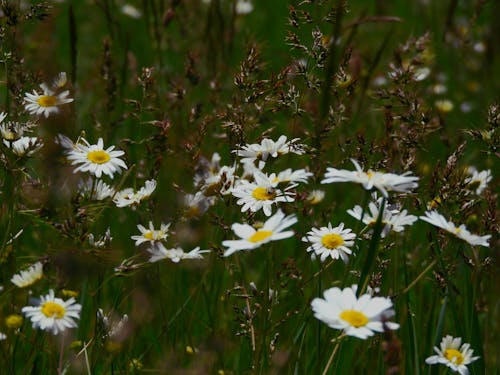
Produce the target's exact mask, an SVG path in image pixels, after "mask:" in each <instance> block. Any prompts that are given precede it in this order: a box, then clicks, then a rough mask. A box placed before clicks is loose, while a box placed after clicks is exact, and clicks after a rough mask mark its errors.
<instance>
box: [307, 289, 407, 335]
mask: <svg viewBox="0 0 500 375" xmlns="http://www.w3.org/2000/svg"><path fill="white" fill-rule="evenodd" d="M356 290H357V285H353V286H352V287H350V288H345V289H343V290H341V289H340V288H330V289H327V290H325V292H324V293H323V296H324V299H323V298H315V299H313V301H312V302H311V307H312V309H313V312H314V316H315V317H316V318H317V319H319V320H321V321H322V322H324V323H326V324H327V325H328V326H329V327H331V328H334V329H342V330H344V332H345V334H346V335H348V336H355V337H358V338H360V339H363V340H364V339H366V338H368V337H369V336H373V334H374V333H375V332H383V331H384V330H387V329H391V330H394V329H398V328H399V324H397V323H393V322H389V321H387V319H389V318H391V317H392V316H393V315H394V310H392V309H391V307H392V302H391V300H390V299H389V298H385V297H372V296H371V295H370V294H364V295H362V296H360V297H359V298H357V297H356Z"/></svg>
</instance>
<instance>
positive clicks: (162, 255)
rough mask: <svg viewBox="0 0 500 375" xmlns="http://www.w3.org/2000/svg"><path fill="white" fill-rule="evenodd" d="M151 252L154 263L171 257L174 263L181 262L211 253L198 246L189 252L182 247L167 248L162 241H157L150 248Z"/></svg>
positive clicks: (200, 257)
mask: <svg viewBox="0 0 500 375" xmlns="http://www.w3.org/2000/svg"><path fill="white" fill-rule="evenodd" d="M148 252H149V254H150V258H149V262H151V263H154V262H158V261H161V260H163V259H170V260H171V261H172V262H173V263H179V262H180V261H181V260H185V259H203V255H202V254H204V253H209V252H210V250H200V247H196V248H194V249H193V250H191V251H189V252H185V251H184V250H183V249H181V248H180V247H176V248H172V249H167V248H166V247H165V246H163V244H162V243H161V242H157V243H155V244H154V245H153V246H151V247H150V248H149V249H148Z"/></svg>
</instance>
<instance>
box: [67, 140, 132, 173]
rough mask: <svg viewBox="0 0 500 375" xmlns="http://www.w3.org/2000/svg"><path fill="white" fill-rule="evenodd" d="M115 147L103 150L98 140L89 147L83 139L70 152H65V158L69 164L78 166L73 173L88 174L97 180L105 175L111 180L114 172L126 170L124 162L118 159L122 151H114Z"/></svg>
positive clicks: (101, 143)
mask: <svg viewBox="0 0 500 375" xmlns="http://www.w3.org/2000/svg"><path fill="white" fill-rule="evenodd" d="M114 148H115V146H111V147H108V148H107V149H104V142H103V140H102V138H99V140H98V141H97V144H95V145H91V144H90V143H88V142H87V141H86V140H85V139H83V138H81V139H80V141H79V142H78V143H76V144H74V147H73V149H72V150H68V151H67V157H68V159H69V160H71V164H73V165H76V164H80V166H79V167H78V168H76V169H75V170H74V172H75V173H76V172H79V171H81V172H89V173H91V174H93V175H95V176H96V177H97V178H101V176H102V174H103V173H104V174H106V175H108V176H109V177H111V178H113V174H114V173H115V172H118V173H120V172H121V169H127V165H126V164H125V162H124V161H123V160H122V159H120V158H119V157H120V156H122V155H123V154H125V152H124V151H119V150H117V151H114Z"/></svg>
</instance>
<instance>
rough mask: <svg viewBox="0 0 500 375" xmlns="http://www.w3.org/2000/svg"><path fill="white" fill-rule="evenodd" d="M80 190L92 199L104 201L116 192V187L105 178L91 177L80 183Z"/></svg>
mask: <svg viewBox="0 0 500 375" xmlns="http://www.w3.org/2000/svg"><path fill="white" fill-rule="evenodd" d="M78 191H79V193H80V194H81V195H83V196H85V197H87V198H88V199H90V200H96V201H102V200H104V199H106V198H110V197H112V196H113V195H114V194H115V189H113V188H112V187H111V186H109V185H108V184H107V183H105V182H104V181H103V180H96V181H94V180H93V179H91V178H89V179H87V180H84V181H80V182H79V183H78Z"/></svg>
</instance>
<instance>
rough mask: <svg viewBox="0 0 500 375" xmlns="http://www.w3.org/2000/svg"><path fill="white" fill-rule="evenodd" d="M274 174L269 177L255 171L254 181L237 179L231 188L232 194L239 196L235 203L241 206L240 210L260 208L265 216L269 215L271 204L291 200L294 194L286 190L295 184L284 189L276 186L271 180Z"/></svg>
mask: <svg viewBox="0 0 500 375" xmlns="http://www.w3.org/2000/svg"><path fill="white" fill-rule="evenodd" d="M273 179H274V176H272V177H269V176H267V175H266V174H264V173H262V172H260V171H256V172H255V174H254V181H253V182H249V181H247V180H239V182H238V184H237V185H236V186H235V187H234V189H233V195H234V196H235V197H237V198H239V199H238V200H237V201H236V204H238V205H240V206H242V207H241V212H246V211H248V210H250V211H252V212H257V211H259V210H261V209H262V211H264V214H265V215H266V216H271V213H272V206H273V205H274V204H276V203H278V202H293V201H294V198H293V197H292V196H293V195H294V194H293V193H292V192H290V191H288V190H289V189H291V188H294V187H295V185H290V186H288V187H287V188H285V190H284V191H282V190H280V189H277V188H276V182H273Z"/></svg>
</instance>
